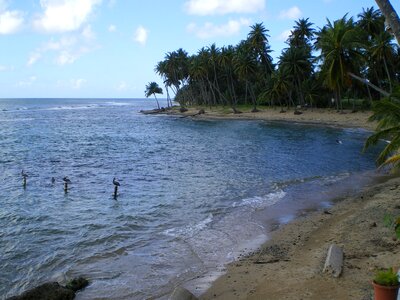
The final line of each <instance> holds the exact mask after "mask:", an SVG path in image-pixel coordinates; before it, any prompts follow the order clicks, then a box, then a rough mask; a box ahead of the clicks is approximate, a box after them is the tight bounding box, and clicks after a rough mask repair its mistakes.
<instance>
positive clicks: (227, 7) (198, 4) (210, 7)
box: [184, 0, 265, 16]
mask: <svg viewBox="0 0 400 300" xmlns="http://www.w3.org/2000/svg"><path fill="white" fill-rule="evenodd" d="M264 8H265V0H231V1H227V0H189V1H187V2H186V3H185V4H184V9H185V11H186V12H187V13H188V14H191V15H200V16H206V15H225V14H229V13H256V12H259V11H260V10H263V9H264Z"/></svg>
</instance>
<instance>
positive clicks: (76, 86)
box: [70, 78, 86, 90]
mask: <svg viewBox="0 0 400 300" xmlns="http://www.w3.org/2000/svg"><path fill="white" fill-rule="evenodd" d="M85 83H86V79H83V78H79V79H71V81H70V84H71V87H72V88H73V89H74V90H79V89H80V88H81V87H82V85H83V84H85Z"/></svg>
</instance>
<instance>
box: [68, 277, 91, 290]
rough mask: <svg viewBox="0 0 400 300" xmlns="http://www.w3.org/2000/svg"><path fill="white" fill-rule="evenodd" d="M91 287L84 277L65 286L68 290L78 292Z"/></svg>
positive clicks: (75, 279)
mask: <svg viewBox="0 0 400 300" xmlns="http://www.w3.org/2000/svg"><path fill="white" fill-rule="evenodd" d="M88 285H89V281H88V280H87V279H85V278H83V277H78V278H74V279H72V280H71V281H69V282H68V283H67V285H66V286H65V287H66V288H67V289H70V290H73V291H74V292H77V291H79V290H81V289H84V288H85V287H87V286H88Z"/></svg>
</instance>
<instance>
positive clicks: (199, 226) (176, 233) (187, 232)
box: [163, 214, 213, 238]
mask: <svg viewBox="0 0 400 300" xmlns="http://www.w3.org/2000/svg"><path fill="white" fill-rule="evenodd" d="M212 221H213V215H212V214H209V215H208V217H207V218H205V219H204V220H202V221H200V222H199V223H196V224H193V225H188V226H185V227H183V228H170V229H167V230H164V232H163V233H164V234H165V235H168V236H172V237H184V238H185V237H192V236H194V235H195V234H196V233H198V232H200V231H202V230H203V229H205V228H206V227H207V225H208V224H210V223H211V222H212Z"/></svg>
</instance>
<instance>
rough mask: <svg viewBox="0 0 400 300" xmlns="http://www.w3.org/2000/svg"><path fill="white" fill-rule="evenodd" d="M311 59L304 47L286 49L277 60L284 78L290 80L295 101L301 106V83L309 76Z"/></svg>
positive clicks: (302, 97) (302, 96)
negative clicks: (295, 96)
mask: <svg viewBox="0 0 400 300" xmlns="http://www.w3.org/2000/svg"><path fill="white" fill-rule="evenodd" d="M311 58H312V57H311V52H309V51H308V50H307V49H306V48H305V47H290V48H286V49H285V50H284V51H283V53H282V55H281V56H280V58H279V59H280V62H279V69H280V71H281V72H282V73H283V74H285V76H288V77H291V78H292V80H293V83H294V84H293V85H294V87H295V90H296V93H297V100H298V101H299V103H300V104H301V105H304V95H303V92H302V83H303V81H304V80H305V79H306V78H309V77H310V76H311V71H312V63H311Z"/></svg>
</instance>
